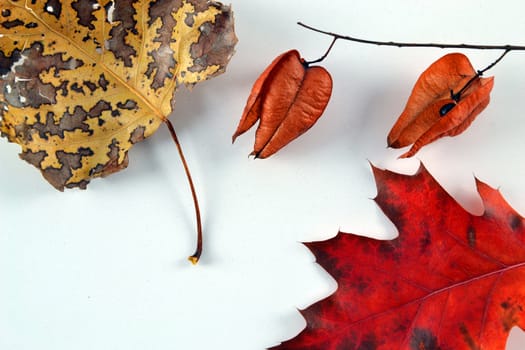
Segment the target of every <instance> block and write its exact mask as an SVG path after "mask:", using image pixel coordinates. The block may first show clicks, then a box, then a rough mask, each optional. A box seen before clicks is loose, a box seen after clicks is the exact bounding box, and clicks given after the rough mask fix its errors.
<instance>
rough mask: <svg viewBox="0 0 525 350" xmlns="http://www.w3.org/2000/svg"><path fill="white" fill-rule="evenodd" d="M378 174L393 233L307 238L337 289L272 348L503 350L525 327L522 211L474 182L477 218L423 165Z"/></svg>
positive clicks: (382, 202)
mask: <svg viewBox="0 0 525 350" xmlns="http://www.w3.org/2000/svg"><path fill="white" fill-rule="evenodd" d="M374 175H375V178H376V183H377V191H378V194H377V197H376V198H375V201H376V202H377V204H378V205H379V207H380V208H381V209H382V210H383V212H384V213H385V214H386V215H387V216H388V217H389V219H390V220H392V222H393V223H394V224H395V225H396V227H397V229H398V230H399V237H398V238H396V239H393V240H387V241H380V240H374V239H371V238H366V237H361V236H356V235H352V234H342V233H339V234H338V235H337V236H336V237H334V238H332V239H329V240H327V241H323V242H314V243H308V244H307V246H308V247H309V248H310V249H311V251H312V252H313V253H314V254H315V256H316V258H317V261H318V263H319V264H320V265H321V266H323V267H324V268H325V269H326V270H327V271H328V272H329V273H330V274H331V275H332V276H333V277H334V278H335V279H336V280H337V282H338V289H337V291H336V292H335V293H334V294H333V295H331V296H330V297H328V298H326V299H324V300H322V301H320V302H318V303H316V304H314V305H312V306H310V307H308V308H307V309H306V310H303V311H302V314H303V316H304V317H305V318H306V320H307V327H306V329H305V330H303V331H302V332H301V333H300V334H299V335H298V336H297V337H295V338H293V339H291V340H288V341H286V342H284V343H283V344H281V345H280V346H277V347H276V349H280V350H284V349H301V350H305V349H309V350H313V349H322V350H336V349H337V350H339V349H345V350H352V349H355V350H357V349H370V350H371V349H375V350H383V349H388V350H391V349H395V350H397V349H410V350H467V349H468V350H474V349H476V350H498V349H504V348H505V342H506V339H507V336H508V333H509V331H510V329H511V328H512V327H514V326H519V327H520V328H522V329H523V328H524V327H525V314H524V307H525V242H524V238H525V237H524V234H525V225H524V219H523V217H521V216H520V215H519V214H518V213H517V212H516V211H514V210H513V209H512V208H511V207H510V206H509V205H508V204H507V203H506V202H505V200H504V199H503V197H502V196H501V194H500V193H499V192H498V191H497V190H495V189H493V188H491V187H489V186H488V185H486V184H484V183H482V182H480V181H477V188H478V192H479V194H480V195H481V198H482V201H483V205H484V213H483V215H481V216H476V215H473V214H470V213H468V212H467V211H465V210H464V209H463V208H462V207H461V206H460V205H459V204H458V203H457V202H456V201H455V200H454V199H453V198H452V197H451V196H450V195H449V194H447V193H446V192H445V191H444V190H443V188H442V187H441V186H440V185H439V184H438V183H437V182H436V181H435V180H434V179H433V178H432V176H431V175H430V174H429V173H428V172H427V171H426V170H425V169H424V168H423V167H421V168H420V170H419V171H418V172H417V173H416V174H415V175H413V176H408V175H401V174H396V173H392V172H389V171H385V170H379V169H376V168H374Z"/></svg>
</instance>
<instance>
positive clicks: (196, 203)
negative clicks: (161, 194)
mask: <svg viewBox="0 0 525 350" xmlns="http://www.w3.org/2000/svg"><path fill="white" fill-rule="evenodd" d="M164 123H166V126H167V127H168V130H169V131H170V135H171V138H172V139H173V141H174V142H175V145H177V151H178V152H179V156H180V159H181V161H182V165H183V166H184V171H185V173H186V177H187V179H188V183H189V185H190V189H191V195H192V197H193V206H194V207H195V219H196V221H197V248H196V249H195V253H193V255H191V256H190V257H188V260H189V261H191V263H192V264H193V265H195V264H197V263H198V262H199V258H200V256H201V253H202V223H201V212H200V209H199V201H198V199H197V192H196V191H195V185H194V184H193V180H192V178H191V173H190V168H189V167H188V163H187V162H186V158H185V157H184V153H183V152H182V147H181V145H180V142H179V139H178V137H177V134H176V133H175V129H174V128H173V124H172V123H171V122H170V121H169V119H165V120H164Z"/></svg>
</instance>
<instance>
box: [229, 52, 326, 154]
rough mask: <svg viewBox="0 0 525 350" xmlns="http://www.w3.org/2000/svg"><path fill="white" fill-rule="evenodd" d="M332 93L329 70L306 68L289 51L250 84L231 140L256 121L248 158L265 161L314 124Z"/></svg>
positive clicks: (306, 65) (299, 58)
mask: <svg viewBox="0 0 525 350" xmlns="http://www.w3.org/2000/svg"><path fill="white" fill-rule="evenodd" d="M331 93H332V78H331V76H330V74H329V73H328V71H326V69H324V68H323V67H319V66H312V67H311V66H309V65H308V64H307V63H306V62H305V61H304V60H303V59H302V58H301V57H300V56H299V52H297V51H296V50H290V51H288V52H286V53H284V54H282V55H280V56H279V57H277V58H276V59H275V60H274V61H273V62H272V63H271V64H270V65H269V66H268V67H267V68H266V69H265V71H264V72H263V73H262V74H261V75H260V76H259V78H258V79H257V81H256V82H255V84H254V85H253V87H252V91H251V93H250V96H249V97H248V101H247V103H246V106H245V108H244V112H243V115H242V117H241V120H240V122H239V126H238V127H237V130H236V131H235V133H234V135H233V137H232V141H235V139H236V138H237V136H239V135H241V134H242V133H244V132H246V131H247V130H248V129H250V128H251V127H252V126H253V125H254V124H255V123H256V122H257V121H258V120H259V125H258V127H257V132H256V136H255V144H254V148H253V152H252V153H251V155H254V156H255V157H256V158H267V157H269V156H271V155H272V154H274V153H275V152H277V151H278V150H280V149H281V148H282V147H284V146H285V145H287V144H288V143H289V142H291V141H292V140H294V139H295V138H297V137H298V136H299V135H301V134H303V133H304V132H306V131H307V130H308V129H309V128H310V127H312V125H314V124H315V122H316V121H317V120H318V119H319V117H321V115H322V113H323V111H324V110H325V108H326V105H327V104H328V101H329V100H330V96H331Z"/></svg>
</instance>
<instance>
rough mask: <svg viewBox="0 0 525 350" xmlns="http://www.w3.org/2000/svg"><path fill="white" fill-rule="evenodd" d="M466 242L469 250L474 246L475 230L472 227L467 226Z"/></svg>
mask: <svg viewBox="0 0 525 350" xmlns="http://www.w3.org/2000/svg"><path fill="white" fill-rule="evenodd" d="M467 242H468V245H469V246H470V247H471V248H474V247H475V246H476V230H475V229H474V227H472V226H469V228H468V230H467Z"/></svg>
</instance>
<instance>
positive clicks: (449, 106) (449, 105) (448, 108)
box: [439, 102, 456, 117]
mask: <svg viewBox="0 0 525 350" xmlns="http://www.w3.org/2000/svg"><path fill="white" fill-rule="evenodd" d="M454 107H456V104H455V103H453V102H450V103H447V104H446V105H444V106H443V107H441V109H440V110H439V115H440V116H442V117H443V116H444V115H445V114H447V113H448V112H450V111H451V110H452V108H454Z"/></svg>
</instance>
